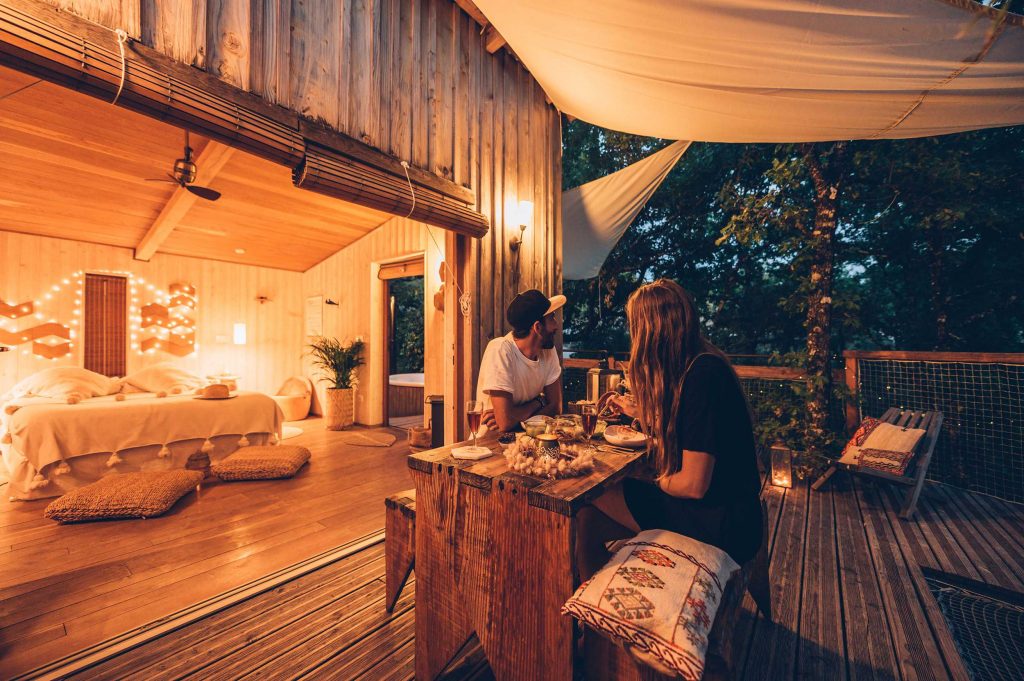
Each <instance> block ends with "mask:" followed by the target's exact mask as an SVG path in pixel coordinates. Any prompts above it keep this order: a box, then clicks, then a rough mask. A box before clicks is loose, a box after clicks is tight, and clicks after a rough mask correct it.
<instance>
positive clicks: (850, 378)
mask: <svg viewBox="0 0 1024 681" xmlns="http://www.w3.org/2000/svg"><path fill="white" fill-rule="evenodd" d="M843 359H845V360H846V387H847V390H848V392H849V394H848V395H847V396H846V432H847V433H848V434H849V433H853V432H854V431H855V430H857V426H858V425H860V404H859V402H860V366H859V364H858V362H859V360H858V359H857V356H856V355H855V354H854V353H852V352H848V351H847V352H843Z"/></svg>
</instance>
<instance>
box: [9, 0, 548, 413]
mask: <svg viewBox="0 0 1024 681" xmlns="http://www.w3.org/2000/svg"><path fill="white" fill-rule="evenodd" d="M45 1H46V2H49V3H50V4H55V5H58V6H61V7H63V8H65V9H67V10H69V11H71V12H75V13H77V14H79V15H81V16H84V17H86V18H87V19H90V20H92V21H96V22H98V23H101V24H104V25H106V26H110V27H123V28H125V30H127V31H128V32H129V33H131V34H132V35H133V36H139V37H140V38H141V40H142V41H143V42H145V43H146V44H148V45H149V46H151V47H153V48H155V49H157V50H159V51H161V52H163V53H165V54H167V55H169V56H171V57H173V58H175V59H177V60H179V61H181V62H184V63H187V64H192V65H194V66H196V67H198V68H204V69H206V70H207V71H209V72H211V73H214V74H217V75H218V76H219V77H220V78H221V79H223V80H224V81H226V82H228V83H231V84H233V85H234V86H237V87H239V88H245V89H249V90H251V91H252V92H254V93H256V94H258V95H260V96H261V97H263V98H264V99H266V100H268V101H271V102H274V103H277V104H280V105H282V106H285V107H287V108H289V109H291V110H293V111H296V112H298V113H300V114H302V115H305V116H308V117H310V118H314V119H318V120H320V121H322V122H324V123H326V124H328V125H329V126H331V127H333V128H335V129H336V130H339V131H341V132H343V133H346V134H348V135H349V136H351V137H354V138H357V139H360V140H363V141H364V142H366V143H368V144H370V145H372V146H374V147H377V148H378V149H380V150H381V151H384V152H386V153H389V154H391V155H393V156H395V157H396V158H398V159H402V160H408V161H409V162H410V163H411V164H412V165H414V166H417V167H419V168H423V169H425V170H428V171H430V172H433V173H436V174H437V175H440V176H442V177H445V178H448V179H451V180H453V181H454V182H457V183H459V184H462V185H465V186H468V187H470V188H471V189H473V191H474V192H475V193H476V197H477V206H476V207H477V209H478V210H479V211H480V212H481V213H483V214H484V215H487V216H488V217H489V219H490V231H489V232H488V234H487V235H486V236H484V237H483V239H478V240H472V241H471V243H470V245H469V249H468V254H467V256H466V259H467V287H468V289H469V291H470V293H471V295H472V296H473V312H472V315H471V317H470V318H469V319H468V320H467V321H466V322H465V323H464V325H463V328H462V334H463V335H464V337H465V344H464V345H461V346H459V345H458V344H456V346H457V347H460V348H461V349H460V350H459V351H460V352H462V353H463V358H464V359H465V360H466V361H465V366H466V369H465V370H464V371H463V372H462V375H461V376H459V377H458V380H459V381H460V383H461V389H462V390H463V392H464V393H467V394H468V393H470V392H472V390H473V385H474V381H475V374H476V366H477V364H478V360H479V356H480V351H481V348H482V347H483V345H484V344H485V343H486V342H487V340H489V339H490V338H492V337H494V336H497V335H500V334H502V333H504V332H506V331H507V329H506V328H505V322H504V310H505V307H506V305H507V303H508V302H509V301H510V300H511V298H512V297H513V296H514V295H515V293H516V292H517V291H520V290H524V289H527V288H531V287H536V288H539V289H541V290H542V291H544V292H545V293H548V294H553V293H557V292H559V291H560V289H561V282H562V273H561V261H562V258H561V234H560V229H561V226H560V214H561V205H560V200H561V139H560V120H559V114H558V112H557V111H556V110H555V109H554V107H552V106H551V105H550V104H549V103H547V101H546V98H545V95H544V92H543V90H542V89H541V87H540V85H539V84H538V83H537V82H536V80H534V78H533V77H532V76H531V75H530V74H529V72H527V71H526V70H525V69H524V68H523V66H522V65H521V64H520V63H519V62H518V61H517V60H516V59H515V58H514V57H513V56H512V55H511V54H510V53H509V52H508V51H507V50H499V51H498V52H497V53H495V54H493V55H492V54H489V53H488V52H487V50H486V49H485V47H484V38H483V37H482V36H481V35H480V31H479V26H478V24H476V23H475V22H474V21H473V20H472V19H471V18H470V17H469V15H467V14H466V13H465V12H463V11H462V10H461V9H460V8H459V7H458V6H457V5H455V3H454V2H452V1H451V0H251V1H248V0H179V2H175V3H169V2H158V1H157V0H45ZM0 2H2V0H0ZM520 200H529V201H532V202H533V203H534V214H533V221H532V224H530V225H528V228H527V230H526V232H525V235H524V237H525V238H524V243H523V246H522V248H521V249H520V251H519V254H518V258H515V257H514V256H513V254H512V253H511V251H510V249H509V242H510V240H511V238H512V237H513V236H514V235H518V233H519V225H518V219H517V216H516V208H517V206H518V204H519V201H520ZM404 229H405V228H404V227H403V228H399V229H395V228H394V227H393V226H392V227H390V228H382V230H381V231H380V232H378V233H374V234H372V235H370V236H369V237H366V238H365V239H364V241H366V243H363V242H357V243H356V244H354V245H352V246H350V247H348V248H347V249H345V251H342V253H341V254H339V255H338V256H335V257H334V258H331V259H330V261H332V262H333V261H335V258H337V262H344V263H349V266H351V267H355V266H356V263H361V264H360V265H359V266H360V267H365V262H363V261H362V260H361V259H363V258H364V257H365V258H371V259H372V258H374V257H384V256H382V255H379V254H373V253H368V252H367V250H368V249H369V250H370V251H373V250H374V249H378V250H379V253H384V252H388V253H395V254H398V253H401V252H402V251H403V249H406V250H409V249H411V250H421V249H423V248H424V247H423V246H422V245H420V244H419V243H418V242H417V243H416V244H414V243H413V242H414V241H415V239H412V238H410V239H409V240H406V241H402V240H401V238H400V237H399V236H396V233H399V232H402V231H403V230H404ZM417 229H418V228H417ZM390 239H395V240H396V241H395V243H390V242H389V240H390ZM439 241H440V240H439ZM442 243H443V242H442ZM370 244H374V246H372V247H371V246H370ZM517 263H518V264H517ZM333 267H334V266H323V267H320V266H318V267H315V268H313V270H311V272H313V271H318V272H336V273H337V276H335V275H334V274H330V275H326V276H328V278H329V279H330V286H331V287H343V286H344V283H343V282H344V276H345V274H344V272H343V271H341V270H338V269H332V268H333ZM342 269H344V268H342ZM430 269H431V268H430V267H429V266H428V271H429V270H430ZM434 269H435V270H436V268H434ZM363 274H364V272H363V271H362V270H360V271H359V277H362V276H363ZM308 276H310V277H316V276H318V275H316V274H309V275H308ZM306 281H307V280H306V278H304V284H305V283H306ZM326 283H327V282H326V281H325V284H326ZM317 288H320V287H318V286H306V285H304V289H305V290H306V291H311V290H313V289H317ZM324 290H326V289H324ZM336 290H337V289H336ZM338 314H339V315H342V316H343V317H344V319H341V318H339V321H338V322H337V324H336V325H335V326H334V327H333V328H335V329H337V330H338V331H337V333H339V334H340V335H342V336H345V335H350V336H351V335H356V334H357V333H358V332H357V331H356V330H355V329H357V328H361V329H364V330H367V333H369V331H368V329H369V327H368V326H367V324H368V322H367V321H366V316H365V315H366V314H367V312H366V311H365V310H364V311H361V312H358V313H357V312H356V311H355V310H354V309H353V310H352V311H339V312H338ZM348 315H354V316H353V317H351V318H349V317H348ZM357 317H358V319H359V320H360V321H359V322H358V323H356V322H355V321H354V320H355V319H356V318H357ZM325 321H326V320H325ZM349 327H351V329H353V330H351V331H350V330H349ZM441 337H443V335H442V336H441ZM440 342H442V343H444V342H443V341H440ZM449 351H450V348H448V347H446V348H445V349H444V352H449ZM447 359H450V356H448V357H447ZM427 392H428V393H429V392H430V389H429V388H428V390H427ZM371 397H373V396H372V395H368V394H365V393H364V398H365V399H364V400H363V404H362V406H361V407H359V408H360V409H361V410H362V411H360V412H358V414H359V415H360V416H359V417H360V420H361V421H367V420H369V422H373V420H372V417H370V416H369V413H370V412H369V411H368V410H369V407H368V406H366V400H368V399H371Z"/></svg>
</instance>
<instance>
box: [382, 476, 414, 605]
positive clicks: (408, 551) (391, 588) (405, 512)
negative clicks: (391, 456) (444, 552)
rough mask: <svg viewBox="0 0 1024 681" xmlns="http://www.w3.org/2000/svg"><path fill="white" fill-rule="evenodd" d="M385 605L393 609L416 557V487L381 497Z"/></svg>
mask: <svg viewBox="0 0 1024 681" xmlns="http://www.w3.org/2000/svg"><path fill="white" fill-rule="evenodd" d="M384 506H385V508H386V510H385V512H384V593H385V606H384V607H385V608H386V609H387V611H388V612H393V611H394V609H395V604H396V603H397V602H398V597H399V596H400V595H401V593H402V588H403V587H404V586H405V583H406V582H407V581H408V580H409V575H410V574H411V573H412V568H413V565H414V563H415V561H416V490H415V489H407V490H405V491H404V492H399V493H398V494H394V495H392V496H390V497H388V498H387V499H385V500H384Z"/></svg>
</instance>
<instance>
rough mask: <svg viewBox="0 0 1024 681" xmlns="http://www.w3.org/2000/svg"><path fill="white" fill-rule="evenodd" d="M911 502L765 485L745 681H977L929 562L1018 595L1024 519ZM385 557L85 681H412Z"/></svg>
mask: <svg viewBox="0 0 1024 681" xmlns="http://www.w3.org/2000/svg"><path fill="white" fill-rule="evenodd" d="M901 492H902V490H897V491H895V492H893V491H892V490H891V489H890V488H889V487H888V486H886V485H884V484H877V483H873V482H862V481H860V480H854V479H852V478H850V477H849V476H847V475H846V474H837V475H836V476H834V478H833V480H832V481H831V482H830V483H829V485H827V486H826V487H825V488H824V489H823V490H821V491H819V492H811V491H810V490H809V487H808V485H807V483H806V482H804V483H800V484H798V485H797V486H796V487H794V488H793V489H790V490H781V489H778V488H773V487H766V488H765V490H764V492H763V497H764V498H765V501H766V504H767V508H768V522H769V528H770V531H769V536H770V539H771V541H772V544H771V570H772V577H773V591H772V597H773V605H774V606H775V613H774V614H775V618H774V621H768V620H766V619H764V618H763V617H762V616H760V615H757V614H755V613H754V609H753V604H752V603H749V602H748V603H747V604H746V606H745V609H746V613H747V614H746V616H745V617H744V618H741V624H740V625H739V627H738V629H737V631H736V636H737V640H739V641H741V643H742V647H741V655H742V656H743V657H744V658H745V660H746V664H745V666H744V665H743V664H742V661H741V664H740V665H739V669H741V670H742V676H743V678H745V679H758V680H760V679H773V680H774V679H807V680H810V679H820V678H828V679H849V680H850V681H853V680H867V679H871V680H882V679H892V680H899V681H911V680H916V679H955V680H957V681H961V680H963V681H966V679H967V678H968V676H967V672H966V670H965V668H964V667H963V664H962V662H961V660H960V658H959V656H958V654H957V652H956V648H955V644H954V642H953V640H952V638H951V636H950V634H949V631H948V629H947V628H946V625H945V622H944V620H943V618H942V615H941V613H940V612H939V610H938V606H937V604H936V603H935V601H934V599H933V598H932V596H931V593H930V591H929V589H928V587H927V585H926V584H925V581H924V577H923V574H922V572H921V569H920V566H921V565H922V564H925V566H926V567H932V568H934V569H940V570H943V571H952V570H960V571H961V572H959V573H955V574H958V575H959V576H961V577H967V578H972V579H974V578H976V577H975V576H976V575H981V576H982V577H985V578H987V579H988V581H990V582H991V583H993V584H996V585H997V586H1002V587H1004V588H1008V589H1013V590H1019V582H1018V581H1015V579H1016V575H1017V574H1018V571H1017V567H1019V566H1020V565H1022V564H1024V547H1022V546H1021V543H1020V540H1019V538H1018V537H1017V536H1015V535H1014V534H1013V532H1014V530H1013V528H1014V527H1015V523H1017V522H1018V521H1019V518H1020V517H1021V516H1020V508H1019V507H1017V506H1016V505H1014V504H1010V503H1008V502H1003V501H1001V500H998V499H994V498H991V497H981V496H979V495H975V494H971V493H969V492H965V491H963V490H958V489H953V488H939V487H936V486H929V488H928V489H926V491H925V495H924V499H925V501H924V502H923V503H922V508H925V509H926V512H924V513H921V514H919V515H916V516H915V517H914V518H913V519H911V520H903V519H901V518H900V517H899V509H900V501H901V497H900V496H899V494H900V493H901ZM364 493H365V494H376V492H372V491H369V490H364ZM365 522H366V523H370V522H372V519H368V520H366V521H365ZM380 525H382V522H379V524H378V525H377V526H375V527H371V529H379V527H380ZM939 537H943V538H944V540H943V541H939ZM381 548H382V547H381V546H380V545H375V546H372V547H369V548H367V549H364V550H362V551H360V552H358V553H356V554H353V555H351V556H349V557H347V558H345V559H343V560H341V561H339V562H337V563H334V564H332V565H329V566H326V567H324V568H321V569H319V570H317V571H315V572H312V573H309V574H307V575H304V576H302V577H300V578H297V579H296V580H294V581H292V582H288V583H286V584H284V585H281V586H279V587H276V588H274V589H272V590H270V591H267V592H265V593H263V594H259V595H257V596H255V597H253V598H251V599H249V600H246V601H243V602H241V603H238V604H236V605H234V606H231V607H230V608H227V609H225V610H223V611H221V612H218V613H215V614H213V615H211V616H209V617H206V618H205V619H202V620H200V621H198V622H195V623H193V624H190V625H188V626H186V627H184V628H182V629H179V630H177V631H175V632H172V633H170V634H167V635H165V636H163V637H160V638H157V639H155V640H153V641H150V642H147V643H145V644H143V645H141V646H139V647H137V648H135V649H133V650H131V651H128V652H126V653H123V654H121V655H119V656H118V657H115V658H112V659H110V660H107V661H105V662H103V663H101V664H100V665H97V666H95V667H93V668H91V669H88V670H85V671H82V672H80V673H79V674H78V675H77V676H75V677H72V678H75V679H83V680H84V679H99V678H126V679H164V678H168V679H170V678H194V679H200V678H202V679H235V678H254V679H255V678H267V677H268V676H271V675H272V676H273V677H274V678H308V679H316V678H346V679H388V680H396V681H397V680H401V681H405V680H407V679H411V678H413V669H414V667H413V650H414V646H413V636H414V628H415V627H414V622H415V609H414V604H415V573H414V575H413V579H412V580H411V581H410V584H409V585H408V586H407V587H406V589H405V591H404V592H403V594H402V597H401V599H400V600H399V603H398V605H397V607H396V610H395V613H394V614H393V615H388V614H387V613H386V612H385V610H384V584H383V573H384V558H383V552H382V550H381ZM944 551H950V552H953V553H955V554H956V555H957V556H958V558H957V560H951V559H950V558H949V556H947V555H945V554H944V553H943V552H944ZM968 566H971V567H968ZM993 580H994V581H993ZM982 581H985V580H982ZM58 626H60V625H58ZM44 633H45V631H44V630H41V631H40V632H39V633H38V635H40V636H42V635H44ZM49 635H51V636H52V635H53V634H52V633H51V634H49ZM473 656H476V657H473ZM478 656H479V649H477V650H476V652H471V653H470V658H467V664H465V665H464V667H465V668H466V669H468V670H471V671H470V673H468V674H464V675H463V676H464V677H465V678H477V676H478V675H480V674H481V673H482V676H483V678H487V674H488V673H487V670H486V667H484V668H483V670H482V671H481V667H480V662H479V657H478ZM460 678H462V677H460Z"/></svg>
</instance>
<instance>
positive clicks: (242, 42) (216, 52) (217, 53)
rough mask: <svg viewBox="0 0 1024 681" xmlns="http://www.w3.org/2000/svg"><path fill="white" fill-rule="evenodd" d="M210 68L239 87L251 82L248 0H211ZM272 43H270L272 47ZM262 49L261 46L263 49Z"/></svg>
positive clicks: (209, 13)
mask: <svg viewBox="0 0 1024 681" xmlns="http://www.w3.org/2000/svg"><path fill="white" fill-rule="evenodd" d="M208 2H209V5H208V8H207V11H208V14H207V30H208V31H209V35H208V36H207V39H206V44H207V45H208V46H209V69H208V70H209V71H211V72H213V73H215V74H216V75H217V76H218V77H219V78H220V79H221V80H223V81H225V82H227V83H231V84H232V85H234V86H235V87H237V88H241V89H242V90H248V89H249V86H250V72H249V62H250V58H251V45H250V41H251V37H252V24H251V17H250V13H249V12H250V9H249V4H250V3H249V0H208ZM272 46H273V44H271V45H269V46H267V47H272ZM261 51H262V50H261Z"/></svg>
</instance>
